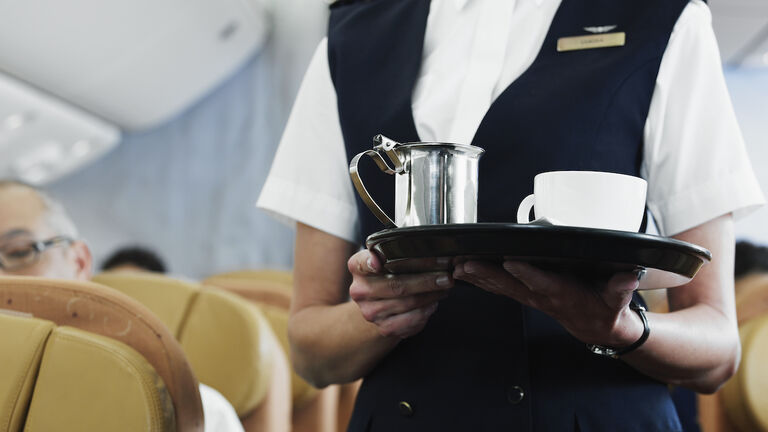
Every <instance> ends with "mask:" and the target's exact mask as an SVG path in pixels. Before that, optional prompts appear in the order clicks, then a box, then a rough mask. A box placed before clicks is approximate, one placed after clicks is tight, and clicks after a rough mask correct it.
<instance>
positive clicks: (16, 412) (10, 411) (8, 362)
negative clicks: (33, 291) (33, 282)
mask: <svg viewBox="0 0 768 432" xmlns="http://www.w3.org/2000/svg"><path fill="white" fill-rule="evenodd" d="M0 312H2V311H0ZM19 315H21V314H19ZM54 327H55V325H54V324H53V323H52V322H50V321H44V320H39V319H34V318H26V317H21V316H11V315H9V314H4V313H0V335H2V336H0V341H2V343H1V344H0V365H2V370H0V430H1V431H18V430H21V427H22V426H23V424H24V418H25V416H26V414H27V409H28V408H29V401H30V400H31V399H32V389H33V388H34V385H35V380H36V379H37V371H38V369H39V368H40V359H41V358H42V357H43V349H44V348H45V343H46V342H47V340H48V336H49V335H50V334H51V332H52V331H53V328H54Z"/></svg>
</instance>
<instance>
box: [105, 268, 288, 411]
mask: <svg viewBox="0 0 768 432" xmlns="http://www.w3.org/2000/svg"><path fill="white" fill-rule="evenodd" d="M93 281H95V282H98V283H100V284H103V285H107V286H109V287H112V288H115V289H117V290H119V291H121V292H122V293H124V294H126V295H128V296H130V297H133V298H135V299H136V300H138V301H139V302H141V303H143V304H144V305H146V306H147V307H148V308H149V309H151V310H152V311H153V312H154V313H155V314H157V316H158V317H160V319H161V320H163V321H164V322H165V323H166V325H168V327H169V328H170V329H171V331H172V332H173V333H174V336H175V337H176V338H177V339H178V340H179V341H180V342H181V346H182V347H183V349H184V352H185V353H186V355H187V358H188V359H189V362H190V364H191V365H192V368H193V370H194V371H195V374H196V376H197V377H198V378H199V379H200V381H201V382H203V383H205V384H207V385H209V386H211V387H213V388H215V389H216V390H218V391H219V392H221V394H222V395H223V396H224V397H225V398H226V399H227V400H228V401H229V402H230V403H231V404H232V406H233V407H234V408H235V411H236V412H237V414H238V415H239V416H240V417H241V418H242V417H247V416H248V415H249V414H250V413H251V412H253V411H254V410H255V409H256V408H257V407H258V406H259V404H261V402H262V401H263V400H264V398H265V396H266V394H267V390H268V388H269V386H270V379H271V377H272V372H273V367H274V362H275V358H276V357H275V351H274V349H273V348H272V345H270V341H272V340H273V339H270V338H274V336H273V335H272V330H271V328H270V326H269V324H268V323H267V321H266V319H265V318H264V315H263V314H262V312H261V311H260V310H258V308H256V307H254V306H253V305H251V304H249V303H248V302H245V301H243V300H242V299H240V298H239V297H237V296H235V295H232V294H229V293H226V292H221V291H220V290H217V289H211V288H207V287H203V286H201V285H199V284H197V283H194V282H187V281H182V280H178V279H173V278H170V277H166V276H163V275H158V274H152V273H137V272H107V273H102V274H100V275H97V276H95V277H94V278H93Z"/></svg>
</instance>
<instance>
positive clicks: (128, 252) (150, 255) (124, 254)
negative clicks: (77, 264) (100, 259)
mask: <svg viewBox="0 0 768 432" xmlns="http://www.w3.org/2000/svg"><path fill="white" fill-rule="evenodd" d="M101 271H148V272H153V273H165V271H166V266H165V263H164V262H163V260H162V259H161V258H160V257H159V256H157V254H156V253H154V252H152V251H151V250H149V249H146V248H143V247H141V246H130V247H124V248H120V249H118V250H116V251H115V252H113V253H112V255H110V256H109V258H107V259H106V260H104V264H102V265H101Z"/></svg>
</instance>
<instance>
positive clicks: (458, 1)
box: [453, 0, 544, 11]
mask: <svg viewBox="0 0 768 432" xmlns="http://www.w3.org/2000/svg"><path fill="white" fill-rule="evenodd" d="M470 1H473V0H453V2H454V4H455V5H456V10H459V11H460V10H462V9H464V6H466V5H467V3H469V2H470ZM475 1H477V0H475ZM533 2H534V3H535V4H536V6H541V4H542V3H544V0H533Z"/></svg>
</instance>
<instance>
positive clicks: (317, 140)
mask: <svg viewBox="0 0 768 432" xmlns="http://www.w3.org/2000/svg"><path fill="white" fill-rule="evenodd" d="M327 43H328V42H327V39H323V41H321V42H320V44H319V45H318V47H317V50H316V51H315V54H314V56H313V58H312V60H311V62H310V64H309V67H308V69H307V72H306V74H305V75H304V80H303V81H302V83H301V87H300V88H299V92H298V95H297V96H296V101H295V102H294V105H293V109H292V110H291V114H290V116H289V118H288V123H287V124H286V127H285V131H284V132H283V136H282V139H281V140H280V145H279V146H278V149H277V152H276V154H275V159H274V161H273V162H272V167H271V169H270V171H269V175H268V176H267V180H266V182H265V183H264V187H263V189H262V190H261V194H260V196H259V199H258V201H257V203H256V206H257V207H259V208H261V209H263V210H266V211H267V212H268V213H270V214H272V215H273V216H275V217H276V218H277V219H278V220H280V221H282V222H285V223H287V224H291V225H293V224H295V222H297V221H298V222H301V223H304V224H306V225H309V226H312V227H314V228H317V229H319V230H322V231H325V232H327V233H329V234H332V235H335V236H337V237H340V238H342V239H344V240H347V241H350V242H355V241H356V239H357V237H358V232H359V224H358V220H357V209H356V204H355V198H354V191H353V189H352V183H351V181H350V179H349V167H348V166H347V163H348V161H347V155H346V149H345V148H344V139H343V137H342V132H341V126H340V125H339V114H338V109H337V106H336V91H335V89H334V87H333V82H332V81H331V76H330V70H329V67H328V55H327V49H328V48H327V46H328V45H327Z"/></svg>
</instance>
